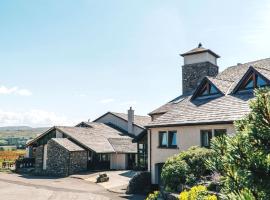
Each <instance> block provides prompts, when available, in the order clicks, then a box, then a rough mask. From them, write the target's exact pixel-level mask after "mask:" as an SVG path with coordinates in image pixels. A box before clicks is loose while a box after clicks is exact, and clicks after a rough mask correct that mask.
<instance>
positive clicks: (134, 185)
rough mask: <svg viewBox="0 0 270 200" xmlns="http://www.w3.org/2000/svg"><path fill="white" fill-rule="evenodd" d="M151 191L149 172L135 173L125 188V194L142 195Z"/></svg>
mask: <svg viewBox="0 0 270 200" xmlns="http://www.w3.org/2000/svg"><path fill="white" fill-rule="evenodd" d="M150 189H151V174H150V172H137V173H136V174H135V176H133V177H132V178H131V179H130V181H129V184H128V187H127V191H126V193H127V194H143V193H147V192H149V191H150Z"/></svg>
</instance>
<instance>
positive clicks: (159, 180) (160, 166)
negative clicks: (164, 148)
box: [155, 163, 164, 185]
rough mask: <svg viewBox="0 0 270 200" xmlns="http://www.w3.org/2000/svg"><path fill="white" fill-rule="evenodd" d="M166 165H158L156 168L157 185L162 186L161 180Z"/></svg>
mask: <svg viewBox="0 0 270 200" xmlns="http://www.w3.org/2000/svg"><path fill="white" fill-rule="evenodd" d="M163 165H164V163H157V164H156V166H155V171H156V176H155V178H156V183H157V184H158V185H161V184H162V180H161V172H162V167H163Z"/></svg>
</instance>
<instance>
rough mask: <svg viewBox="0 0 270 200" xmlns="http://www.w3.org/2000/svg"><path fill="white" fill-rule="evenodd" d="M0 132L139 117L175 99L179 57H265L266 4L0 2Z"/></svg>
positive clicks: (269, 8)
mask: <svg viewBox="0 0 270 200" xmlns="http://www.w3.org/2000/svg"><path fill="white" fill-rule="evenodd" d="M0 27H1V31H0V69H1V71H0V126H7V125H30V126H34V127H37V126H50V125H73V124H74V123H77V122H79V121H81V120H87V119H89V118H90V119H92V120H93V119H95V118H96V117H98V116H99V115H101V114H103V113H105V112H107V111H109V110H110V111H117V112H126V110H127V109H128V108H129V106H133V107H134V108H135V113H136V114H143V115H144V114H147V113H149V112H150V111H152V110H153V109H155V108H156V107H158V106H160V105H162V104H163V103H165V102H167V101H168V100H170V99H172V98H174V97H176V96H177V95H180V94H181V87H182V86H181V66H182V64H183V60H182V58H181V57H180V56H179V54H180V53H183V52H185V51H188V50H190V49H192V48H195V47H196V46H197V45H198V43H199V42H202V43H203V46H204V47H206V48H210V49H212V50H213V51H214V52H216V53H217V54H219V55H220V56H221V58H220V59H219V62H218V64H219V66H220V70H224V69H225V68H226V67H229V66H231V65H235V64H236V63H239V62H241V63H244V62H248V61H253V60H256V59H262V58H267V57H269V47H270V40H269V35H270V1H264V0H261V1H251V0H250V1H249V0H245V1H244V0H243V1H222V2H221V1H214V0H197V1H182V0H168V1H162V0H148V1H145V0H136V1H126V0H121V1H120V0H96V1H94V0H92V1H91V0H76V1H74V0H70V1H69V0H57V1H55V0H46V1H45V0H44V1H41V0H33V1H30V0H25V1H20V0H17V1H16V0H14V1H9V0H3V1H1V2H0Z"/></svg>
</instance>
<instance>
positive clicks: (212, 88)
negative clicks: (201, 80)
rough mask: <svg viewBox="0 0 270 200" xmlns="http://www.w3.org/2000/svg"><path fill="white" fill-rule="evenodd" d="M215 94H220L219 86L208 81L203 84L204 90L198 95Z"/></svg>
mask: <svg viewBox="0 0 270 200" xmlns="http://www.w3.org/2000/svg"><path fill="white" fill-rule="evenodd" d="M214 94H218V90H217V88H216V87H215V86H213V85H212V84H210V83H208V82H207V83H206V84H205V85H204V86H203V88H202V90H201V91H200V92H199V94H198V96H209V95H214Z"/></svg>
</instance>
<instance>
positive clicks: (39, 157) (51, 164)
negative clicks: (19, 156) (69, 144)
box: [35, 140, 87, 177]
mask: <svg viewBox="0 0 270 200" xmlns="http://www.w3.org/2000/svg"><path fill="white" fill-rule="evenodd" d="M47 147H48V148H47V149H48V150H47V158H48V159H47V169H46V170H43V149H44V147H43V145H40V146H38V147H37V148H36V153H35V174H36V175H48V176H59V177H65V176H69V175H71V174H74V173H78V172H82V171H86V170H87V152H86V151H71V152H70V151H68V150H67V149H65V148H64V147H63V146H61V145H59V144H58V143H57V142H55V141H54V140H49V142H48V146H47Z"/></svg>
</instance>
